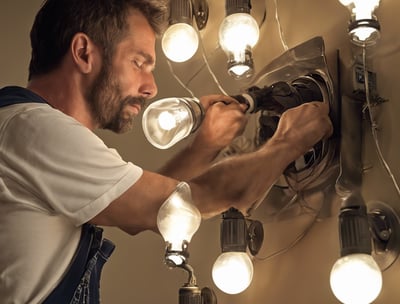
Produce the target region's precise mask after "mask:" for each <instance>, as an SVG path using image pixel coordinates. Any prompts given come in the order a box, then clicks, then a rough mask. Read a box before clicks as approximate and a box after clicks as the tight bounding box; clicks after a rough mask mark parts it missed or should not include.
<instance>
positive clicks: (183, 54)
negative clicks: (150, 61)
mask: <svg viewBox="0 0 400 304" xmlns="http://www.w3.org/2000/svg"><path fill="white" fill-rule="evenodd" d="M193 17H194V18H195V20H196V25H197V28H198V29H199V30H201V29H203V28H204V27H205V25H206V23H207V19H208V4H207V1H206V0H171V1H170V16H169V25H170V26H169V27H168V29H167V30H166V31H165V33H164V34H163V37H162V40H161V46H162V49H163V52H164V54H165V56H167V58H168V59H170V60H172V61H174V62H184V61H186V60H189V59H190V58H191V57H192V56H193V55H194V54H195V53H196V51H197V48H198V46H199V37H198V34H197V31H196V30H195V29H194V28H193V26H192V22H193Z"/></svg>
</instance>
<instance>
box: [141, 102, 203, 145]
mask: <svg viewBox="0 0 400 304" xmlns="http://www.w3.org/2000/svg"><path fill="white" fill-rule="evenodd" d="M203 115H204V110H203V108H202V106H201V104H200V102H199V100H198V99H195V98H174V97H173V98H164V99H161V100H158V101H155V102H153V103H152V104H150V105H149V106H148V107H147V108H146V110H145V111H144V112H143V119H142V128H143V132H144V134H145V136H146V138H147V140H148V141H149V142H150V143H151V144H152V145H153V146H155V147H157V148H159V149H168V148H170V147H172V146H173V145H174V144H176V143H177V142H179V141H180V140H182V139H183V138H185V137H187V136H189V134H191V133H192V132H194V131H195V130H196V129H197V128H198V127H199V125H200V124H201V121H202V119H203Z"/></svg>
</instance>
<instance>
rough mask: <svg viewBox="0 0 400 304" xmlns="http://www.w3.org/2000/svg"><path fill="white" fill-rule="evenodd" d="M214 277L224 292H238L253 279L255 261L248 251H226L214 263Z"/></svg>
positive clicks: (216, 283)
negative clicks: (253, 261)
mask: <svg viewBox="0 0 400 304" xmlns="http://www.w3.org/2000/svg"><path fill="white" fill-rule="evenodd" d="M212 278H213V281H214V283H215V285H216V286H217V287H218V288H219V289H221V290H222V291H223V292H225V293H228V294H238V293H240V292H242V291H244V290H245V289H246V288H247V287H249V285H250V283H251V280H252V279H253V263H252V261H251V259H250V257H249V255H248V254H247V253H246V252H224V253H222V254H221V255H220V256H219V257H218V258H217V260H216V261H215V263H214V266H213V269H212Z"/></svg>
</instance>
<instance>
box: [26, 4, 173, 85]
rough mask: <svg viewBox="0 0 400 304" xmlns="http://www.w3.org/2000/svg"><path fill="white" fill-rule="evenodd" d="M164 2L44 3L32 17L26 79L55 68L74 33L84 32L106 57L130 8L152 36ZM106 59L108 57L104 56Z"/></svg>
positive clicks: (122, 30)
mask: <svg viewBox="0 0 400 304" xmlns="http://www.w3.org/2000/svg"><path fill="white" fill-rule="evenodd" d="M166 3H167V2H166V0H161V1H160V0H45V1H44V2H43V4H42V6H41V8H40V10H39V12H38V13H37V15H36V18H35V21H34V23H33V26H32V29H31V33H30V37H31V47H32V54H31V61H30V64H29V79H31V78H32V77H33V76H37V75H42V74H45V73H47V72H49V71H51V70H53V69H54V68H56V67H57V66H58V65H59V64H60V62H61V60H62V58H63V57H64V55H65V54H66V53H67V50H68V49H69V47H70V44H71V40H72V38H73V36H74V35H75V34H76V33H79V32H82V33H85V34H86V35H88V36H89V37H90V39H92V41H93V42H94V43H95V44H96V45H97V46H98V47H100V48H101V50H102V52H103V56H105V57H106V58H110V57H109V56H112V54H113V51H114V47H115V45H116V44H117V43H118V42H119V41H120V40H121V39H122V38H123V37H124V35H125V34H126V32H127V28H128V26H127V16H128V14H129V11H130V9H132V8H133V9H135V10H138V11H139V12H141V13H142V14H143V15H144V16H145V17H146V19H147V20H148V22H149V24H150V26H151V27H152V29H153V30H154V32H155V34H156V35H158V36H159V35H161V34H162V31H163V30H164V28H165V23H166V20H167V18H166V17H167V5H166ZM107 56H108V57H107Z"/></svg>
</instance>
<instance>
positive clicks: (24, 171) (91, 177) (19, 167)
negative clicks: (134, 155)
mask: <svg viewBox="0 0 400 304" xmlns="http://www.w3.org/2000/svg"><path fill="white" fill-rule="evenodd" d="M5 127H6V128H7V130H6V132H4V133H3V137H4V138H3V139H2V140H1V149H2V151H3V152H2V157H4V158H5V161H6V163H7V164H8V165H7V168H8V169H6V170H8V172H6V173H7V177H8V178H9V179H10V182H14V183H19V184H20V186H21V188H22V189H24V190H23V191H28V192H29V193H30V194H31V198H32V200H31V201H26V204H32V205H33V206H34V207H35V208H41V209H43V210H44V211H46V212H50V213H55V214H62V215H64V216H66V217H67V218H69V219H70V220H71V221H73V223H74V224H75V225H81V224H82V223H84V222H87V221H88V220H90V219H91V218H93V217H94V216H95V215H97V214H98V213H99V212H100V211H102V210H103V209H104V208H106V207H107V206H108V205H109V204H110V203H111V202H112V201H113V200H115V199H116V198H118V197H119V196H120V195H121V194H122V193H124V192H125V191H126V190H127V189H128V188H129V187H130V186H132V185H133V184H134V183H135V182H136V181H137V180H138V179H139V178H140V176H141V175H142V173H143V171H142V169H141V168H140V167H138V166H136V165H134V164H132V163H130V162H126V161H124V160H123V159H122V158H121V157H120V155H119V154H118V153H117V151H116V150H114V149H111V148H108V147H107V146H106V145H105V144H104V142H103V141H102V140H101V139H100V138H99V137H98V136H97V135H96V134H95V133H93V132H92V131H91V130H89V129H88V128H86V127H85V126H83V125H82V124H80V123H79V122H77V121H76V120H75V119H73V118H71V117H69V116H67V115H65V114H63V113H61V112H59V111H57V110H54V109H52V108H50V107H48V106H47V105H38V106H37V107H33V108H31V109H30V110H26V111H23V112H22V113H20V114H18V115H15V116H14V117H13V118H12V119H10V121H9V122H8V123H7V124H6V126H5Z"/></svg>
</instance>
